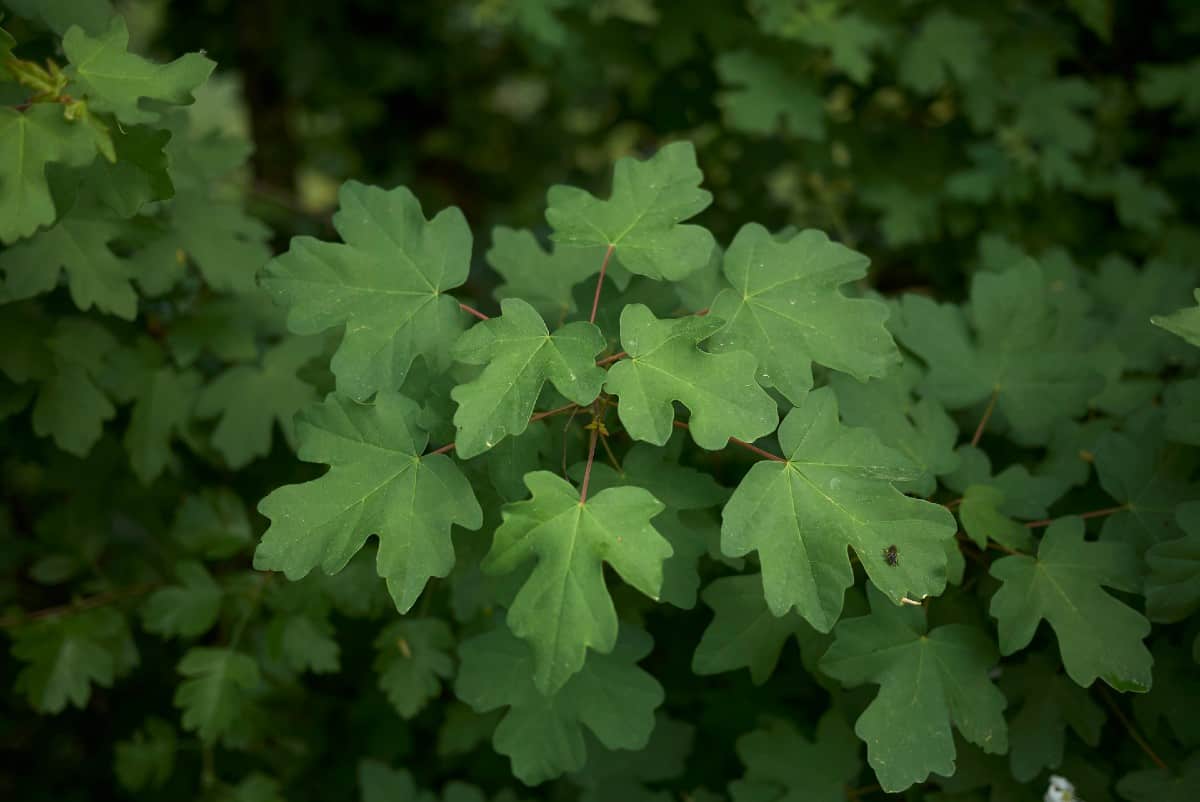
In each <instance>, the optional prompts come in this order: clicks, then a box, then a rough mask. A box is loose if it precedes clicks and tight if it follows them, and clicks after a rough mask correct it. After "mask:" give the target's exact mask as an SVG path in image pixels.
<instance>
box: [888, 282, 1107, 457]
mask: <svg viewBox="0 0 1200 802" xmlns="http://www.w3.org/2000/svg"><path fill="white" fill-rule="evenodd" d="M1059 315H1060V312H1059V310H1058V309H1057V308H1056V307H1055V305H1054V304H1053V303H1052V301H1051V298H1050V295H1049V293H1048V291H1047V286H1046V281H1045V277H1044V274H1043V272H1042V269H1041V267H1039V266H1038V264H1037V263H1036V262H1033V261H1032V260H1028V261H1023V262H1021V263H1019V264H1017V265H1015V266H1013V267H1011V268H1009V269H1008V270H1006V271H1004V272H1002V273H993V272H981V273H977V274H975V277H974V279H973V280H972V281H971V298H970V301H969V303H968V304H967V307H966V310H965V312H964V311H963V310H960V309H959V308H958V307H956V306H952V305H948V304H937V303H935V302H934V301H931V300H929V299H928V298H925V297H922V296H919V295H912V294H909V295H905V296H904V297H903V298H902V299H901V302H900V305H899V315H898V317H897V318H896V319H895V320H894V321H893V324H892V329H893V331H894V332H895V334H896V337H897V339H899V340H900V343H901V344H902V345H904V347H906V348H908V349H909V350H911V351H913V352H914V353H916V355H917V356H919V357H920V358H921V359H922V360H923V361H924V362H925V364H926V365H928V367H929V373H928V374H927V375H926V377H925V380H924V382H923V384H922V389H923V392H925V393H927V394H929V395H931V396H932V397H934V398H937V399H938V400H939V401H941V402H942V403H944V404H945V405H946V406H947V407H948V408H950V409H962V408H964V407H969V406H972V405H974V404H977V403H979V402H981V401H984V400H986V399H988V397H989V396H993V395H994V397H995V399H996V410H997V412H998V413H1000V415H1002V416H1003V417H1004V418H1005V419H1006V420H1007V421H1008V424H1009V426H1010V427H1011V428H1012V433H1013V437H1014V439H1016V440H1017V442H1018V443H1022V444H1027V445H1039V444H1044V443H1045V442H1046V441H1048V440H1049V439H1050V435H1051V432H1052V431H1053V430H1054V427H1055V425H1056V424H1058V423H1059V422H1061V421H1063V420H1066V419H1068V418H1072V417H1076V416H1078V415H1080V414H1082V413H1083V412H1084V411H1085V410H1086V409H1087V402H1088V399H1090V398H1091V397H1092V396H1093V395H1094V394H1095V393H1096V392H1097V391H1099V390H1100V389H1101V383H1100V377H1099V376H1098V374H1096V373H1095V371H1094V369H1093V367H1092V362H1093V360H1092V359H1091V358H1090V357H1089V355H1088V353H1086V352H1084V351H1083V350H1081V349H1082V346H1081V345H1079V344H1078V343H1075V342H1063V341H1062V340H1060V339H1058V338H1056V332H1057V325H1058V318H1059ZM968 320H970V321H971V322H972V324H973V328H974V329H975V332H976V335H975V337H974V338H972V337H971V335H970V334H969V333H968V328H967V321H968Z"/></svg>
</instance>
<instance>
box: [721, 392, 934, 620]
mask: <svg viewBox="0 0 1200 802" xmlns="http://www.w3.org/2000/svg"><path fill="white" fill-rule="evenodd" d="M779 442H780V445H781V446H782V448H783V452H784V454H785V455H787V458H786V460H784V461H781V462H775V461H763V462H759V463H758V464H756V465H755V466H754V467H752V468H751V469H750V472H749V473H747V474H746V477H745V478H744V479H743V480H742V482H741V484H740V485H738V488H737V490H735V491H734V493H733V497H732V498H730V500H729V503H728V504H727V505H725V509H724V511H723V513H722V517H723V519H724V522H723V525H722V528H721V551H722V552H724V553H725V554H726V555H728V556H731V557H741V556H743V555H745V554H748V553H749V552H751V551H758V553H759V561H760V562H761V563H762V569H763V587H764V592H765V594H766V599H767V606H768V607H769V608H770V609H771V612H772V613H774V614H775V615H778V616H782V615H783V614H784V613H786V612H787V611H788V610H790V609H791V608H793V607H795V608H796V610H797V611H798V612H799V613H800V615H801V616H803V617H804V618H805V620H807V621H808V622H809V623H810V624H812V625H813V626H814V627H815V628H816V629H817V630H819V631H821V632H828V631H829V630H830V629H831V628H832V627H833V625H834V623H835V622H836V621H837V619H838V616H839V615H840V614H841V610H842V599H843V594H844V593H845V590H846V588H848V587H850V585H852V584H853V583H854V572H853V570H852V568H851V566H850V558H849V555H848V554H847V553H846V548H847V546H849V547H850V548H852V549H853V550H854V552H855V553H856V554H857V555H858V559H859V561H860V562H861V563H862V565H863V567H864V568H865V569H866V572H867V576H868V577H869V578H870V580H871V582H872V583H873V584H874V585H875V586H876V587H878V588H879V589H880V590H882V591H883V592H884V593H885V594H886V595H887V596H888V597H889V598H891V599H892V600H893V601H894V602H896V603H899V600H900V599H901V598H904V597H905V596H906V595H910V594H911V595H912V596H914V597H915V598H923V597H924V596H926V595H937V594H939V593H941V591H942V589H943V588H944V587H945V585H946V549H945V542H946V540H947V539H949V538H952V537H953V536H954V532H955V530H956V529H957V527H956V526H955V525H954V519H953V516H951V515H950V513H949V511H947V510H946V509H945V508H944V507H942V506H941V505H940V504H931V503H929V502H926V501H921V500H918V499H914V498H909V497H907V496H905V495H904V494H902V493H901V492H900V491H898V490H896V489H895V487H893V485H892V482H895V481H911V480H912V479H914V478H916V477H917V476H918V475H919V472H918V471H917V470H916V469H915V468H914V467H913V466H912V464H911V463H910V462H909V461H908V460H907V459H905V458H904V457H903V456H902V455H901V454H899V453H897V452H895V451H893V450H892V449H890V448H887V447H886V446H884V445H883V444H882V443H880V442H879V440H878V439H877V438H876V437H875V435H874V434H872V433H871V432H870V431H868V430H866V429H852V428H849V427H846V426H844V425H842V424H841V423H839V422H838V413H837V400H836V398H835V397H834V394H833V390H831V389H829V388H827V387H823V388H821V389H819V390H815V391H814V392H812V393H810V394H809V395H808V396H807V397H806V398H805V399H804V401H803V403H802V404H801V405H800V406H799V407H797V408H796V409H794V410H792V411H791V412H790V413H788V416H787V417H786V418H785V419H784V421H783V425H782V426H780V427H779ZM892 546H895V547H896V551H897V554H898V555H899V559H898V560H896V562H895V564H894V565H893V564H889V561H888V559H887V556H886V555H887V553H888V552H889V550H890V548H891V547H892Z"/></svg>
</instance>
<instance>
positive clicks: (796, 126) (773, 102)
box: [716, 50, 825, 141]
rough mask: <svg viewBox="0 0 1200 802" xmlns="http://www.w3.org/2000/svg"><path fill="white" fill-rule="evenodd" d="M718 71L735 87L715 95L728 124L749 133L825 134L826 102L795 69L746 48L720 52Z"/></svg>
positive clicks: (813, 136) (817, 137) (814, 136)
mask: <svg viewBox="0 0 1200 802" xmlns="http://www.w3.org/2000/svg"><path fill="white" fill-rule="evenodd" d="M716 67H717V75H719V76H720V78H721V81H722V82H723V83H724V84H726V85H729V86H733V87H736V88H735V89H733V90H732V91H725V92H722V93H721V94H720V95H718V98H717V100H718V102H719V103H720V104H721V108H722V110H723V111H724V113H725V119H726V121H727V122H728V123H729V125H730V127H732V128H737V129H740V130H742V131H747V132H749V133H752V134H774V133H776V132H777V131H778V130H779V129H780V128H782V129H783V130H784V131H785V132H787V133H790V134H793V135H795V136H798V137H801V138H802V139H814V140H818V141H820V140H822V139H824V138H825V105H824V102H823V101H822V99H821V96H820V95H819V94H817V92H816V91H815V89H814V87H813V86H812V85H811V84H809V83H808V82H806V81H805V80H804V79H803V78H798V77H796V75H795V74H794V71H791V70H787V69H784V68H782V67H780V66H779V65H778V64H775V63H773V62H772V61H770V60H768V59H765V58H763V57H762V56H759V55H756V54H755V53H753V52H751V51H749V50H738V51H736V52H734V53H722V54H721V55H720V56H719V57H718V58H717V64H716Z"/></svg>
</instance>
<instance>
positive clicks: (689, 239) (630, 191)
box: [546, 142, 715, 281]
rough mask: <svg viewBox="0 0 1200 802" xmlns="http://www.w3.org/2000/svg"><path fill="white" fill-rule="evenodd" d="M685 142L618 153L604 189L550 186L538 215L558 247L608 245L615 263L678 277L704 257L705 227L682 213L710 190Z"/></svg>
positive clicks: (708, 198)
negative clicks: (605, 192)
mask: <svg viewBox="0 0 1200 802" xmlns="http://www.w3.org/2000/svg"><path fill="white" fill-rule="evenodd" d="M702 178H703V176H702V175H701V173H700V169H699V168H698V167H697V166H696V149H695V147H693V145H692V143H690V142H673V143H671V144H670V145H667V146H666V147H664V148H662V149H661V150H659V151H658V153H656V154H654V156H653V157H651V158H650V159H647V160H646V161H638V160H637V159H633V158H630V157H626V158H623V159H621V160H620V161H618V162H617V165H616V168H615V169H614V171H613V189H612V197H611V198H610V199H609V200H606V201H602V200H600V199H598V198H596V197H595V196H593V195H592V194H591V193H589V192H586V191H584V190H582V189H577V188H576V187H568V186H561V185H560V186H553V187H551V188H550V191H549V192H548V193H547V195H546V203H547V209H546V220H547V222H549V223H550V226H551V227H552V228H553V229H554V235H553V237H552V239H553V240H554V241H555V242H556V243H558V244H559V246H560V247H572V248H596V247H600V248H611V249H612V253H613V255H615V257H616V259H617V260H618V261H619V262H620V264H621V265H622V266H624V267H625V268H626V269H628V270H630V271H631V272H634V273H637V274H639V275H642V276H648V277H649V278H652V279H666V280H667V281H678V280H679V279H681V278H683V277H684V276H686V275H688V274H689V273H691V272H692V271H694V270H698V269H700V268H701V267H702V266H703V265H704V263H705V262H707V261H708V257H709V254H710V253H711V252H712V249H713V248H714V247H715V242H714V241H713V236H712V234H710V233H708V231H707V230H705V229H703V228H701V227H700V226H696V225H683V224H682V221H683V220H686V219H688V218H689V217H692V216H693V215H696V214H698V213H700V212H701V211H703V210H704V209H706V208H707V207H708V205H709V204H710V203H712V195H710V194H709V193H708V192H706V191H705V190H703V189H700V181H701V180H702Z"/></svg>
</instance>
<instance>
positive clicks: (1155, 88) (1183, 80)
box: [1138, 59, 1200, 120]
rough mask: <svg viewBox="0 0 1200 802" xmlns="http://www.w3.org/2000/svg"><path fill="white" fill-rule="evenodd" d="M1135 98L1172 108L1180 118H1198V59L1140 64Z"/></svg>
mask: <svg viewBox="0 0 1200 802" xmlns="http://www.w3.org/2000/svg"><path fill="white" fill-rule="evenodd" d="M1138 71H1139V73H1140V80H1139V82H1138V96H1139V97H1140V98H1141V100H1142V102H1143V103H1145V104H1146V105H1147V106H1150V107H1151V108H1156V109H1164V108H1171V107H1174V108H1173V109H1172V111H1173V113H1174V114H1175V115H1176V116H1177V117H1179V118H1180V119H1185V120H1186V119H1189V118H1196V117H1200V59H1195V60H1192V61H1189V62H1185V63H1183V64H1153V65H1139V68H1138Z"/></svg>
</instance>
